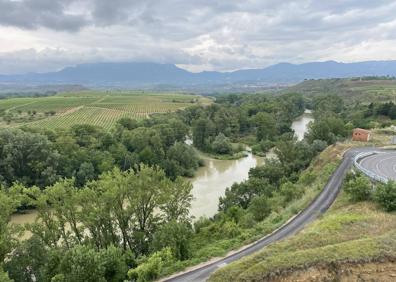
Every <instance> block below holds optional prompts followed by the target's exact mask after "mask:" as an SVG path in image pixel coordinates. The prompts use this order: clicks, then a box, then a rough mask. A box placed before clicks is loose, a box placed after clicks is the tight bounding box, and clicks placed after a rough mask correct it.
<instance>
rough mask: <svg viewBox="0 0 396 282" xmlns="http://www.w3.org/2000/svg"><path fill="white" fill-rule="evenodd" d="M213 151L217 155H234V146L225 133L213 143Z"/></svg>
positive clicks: (218, 136)
mask: <svg viewBox="0 0 396 282" xmlns="http://www.w3.org/2000/svg"><path fill="white" fill-rule="evenodd" d="M212 150H213V151H214V152H215V153H217V154H232V144H231V142H230V140H229V139H228V138H227V137H226V136H225V135H224V134H223V133H220V134H219V135H217V136H216V138H215V140H214V141H213V143H212Z"/></svg>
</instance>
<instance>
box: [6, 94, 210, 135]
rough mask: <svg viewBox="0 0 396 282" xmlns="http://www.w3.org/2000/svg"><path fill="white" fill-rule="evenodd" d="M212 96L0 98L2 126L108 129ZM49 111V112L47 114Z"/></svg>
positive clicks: (196, 102)
mask: <svg viewBox="0 0 396 282" xmlns="http://www.w3.org/2000/svg"><path fill="white" fill-rule="evenodd" d="M210 103H211V99H209V98H206V97H202V96H197V95H189V94H179V93H145V92H120V91H116V92H108V91H83V92H75V93H61V94H58V95H56V96H51V97H38V98H34V97H32V98H10V99H3V100H0V110H2V111H3V116H7V117H8V121H7V119H6V118H4V117H3V118H2V119H1V118H0V126H1V127H15V126H22V125H28V126H32V127H46V128H51V129H54V128H68V127H70V126H73V125H75V124H90V125H97V126H101V127H103V128H106V129H110V128H111V127H112V126H113V125H114V124H115V123H116V121H117V120H118V119H119V118H122V117H130V118H134V119H141V118H147V117H149V116H150V115H152V114H156V113H167V112H174V111H176V110H179V109H184V108H187V107H190V106H192V105H197V104H200V105H202V104H203V105H206V104H210ZM50 112H51V114H49V113H50Z"/></svg>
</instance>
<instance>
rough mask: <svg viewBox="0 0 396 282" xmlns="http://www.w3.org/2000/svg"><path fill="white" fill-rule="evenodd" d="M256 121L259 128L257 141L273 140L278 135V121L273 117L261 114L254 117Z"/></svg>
mask: <svg viewBox="0 0 396 282" xmlns="http://www.w3.org/2000/svg"><path fill="white" fill-rule="evenodd" d="M254 121H255V124H256V127H257V135H256V136H257V140H258V141H261V140H273V137H274V136H275V135H276V134H277V130H276V121H275V119H274V117H273V115H271V114H269V113H265V112H260V113H258V114H257V115H255V116H254Z"/></svg>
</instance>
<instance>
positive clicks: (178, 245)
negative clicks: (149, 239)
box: [152, 221, 193, 260]
mask: <svg viewBox="0 0 396 282" xmlns="http://www.w3.org/2000/svg"><path fill="white" fill-rule="evenodd" d="M192 234H193V233H192V229H191V225H190V224H188V223H186V222H177V221H171V222H169V223H166V224H164V225H162V226H161V227H160V228H159V229H158V230H157V231H156V232H155V233H154V236H153V243H152V248H153V250H154V251H160V250H162V249H164V248H166V247H169V248H170V249H171V250H172V254H173V257H175V258H176V259H178V260H186V259H188V258H190V257H191V240H192Z"/></svg>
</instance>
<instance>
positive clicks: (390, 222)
mask: <svg viewBox="0 0 396 282" xmlns="http://www.w3.org/2000/svg"><path fill="white" fill-rule="evenodd" d="M395 230H396V215H395V214H391V213H385V212H383V211H380V210H378V209H377V208H376V206H375V205H374V204H372V203H367V202H364V203H358V204H350V203H349V202H348V201H347V200H346V197H345V196H344V195H341V197H340V198H339V199H337V201H336V203H335V205H334V206H333V207H332V208H331V209H330V211H329V212H328V213H327V214H326V215H324V216H323V218H321V219H319V220H317V221H315V222H314V223H312V224H311V225H310V226H309V227H307V228H306V229H304V230H302V231H301V232H300V233H299V234H298V235H296V236H294V237H291V238H289V239H287V240H284V241H281V242H278V243H275V244H273V245H271V246H268V247H267V248H265V249H264V250H262V251H261V252H259V253H257V254H255V255H252V256H249V257H246V258H244V259H242V260H240V261H238V262H235V263H233V264H231V265H229V266H226V267H224V268H222V269H220V270H218V271H217V272H216V273H214V274H213V275H212V276H211V278H210V280H209V281H211V282H217V281H306V280H309V281H323V280H326V279H330V280H329V281H333V280H334V279H337V281H338V280H340V279H344V278H349V279H353V278H354V277H355V278H357V277H365V278H366V279H373V278H375V280H376V281H392V279H396V278H395V277H396V264H395V261H396V231H395ZM378 279H380V280H378ZM326 281H327V280H326ZM352 281H355V280H352ZM370 281H371V280H370Z"/></svg>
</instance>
